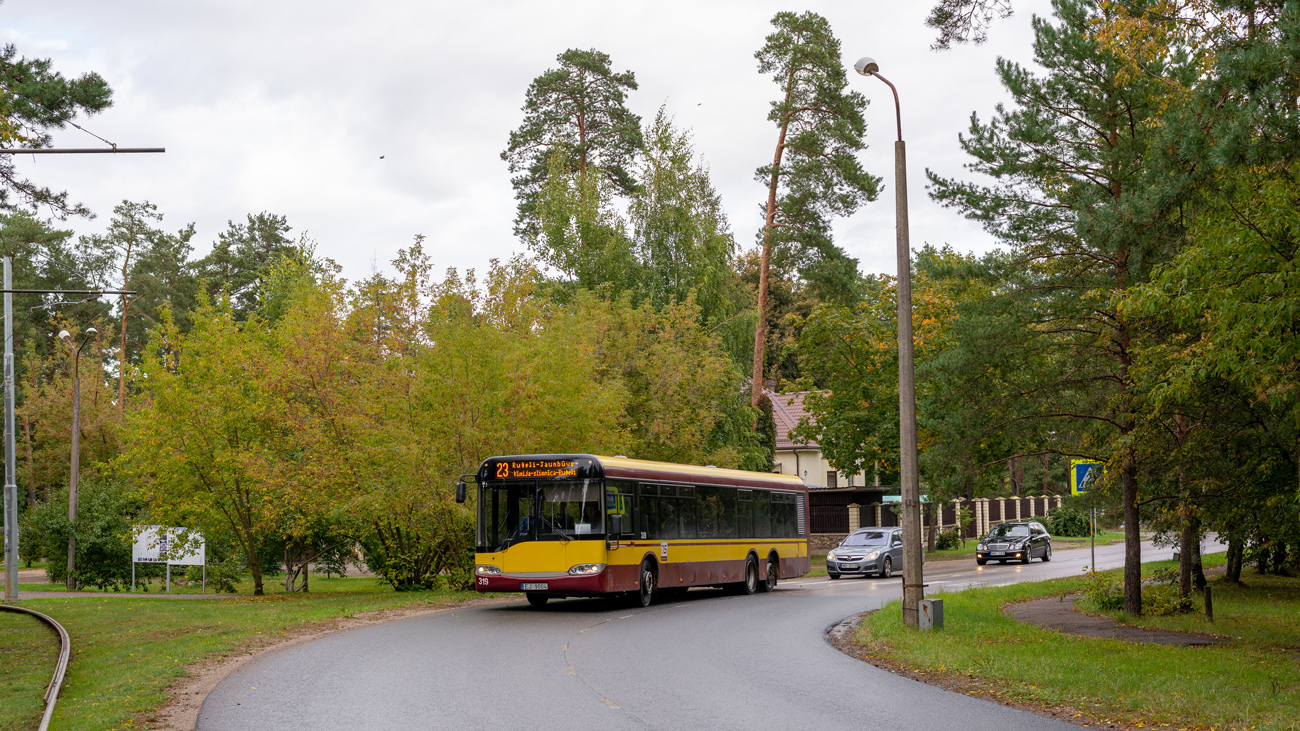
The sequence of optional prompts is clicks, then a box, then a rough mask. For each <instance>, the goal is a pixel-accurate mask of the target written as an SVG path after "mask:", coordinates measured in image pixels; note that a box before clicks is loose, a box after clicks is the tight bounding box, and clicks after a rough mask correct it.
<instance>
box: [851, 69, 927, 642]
mask: <svg viewBox="0 0 1300 731" xmlns="http://www.w3.org/2000/svg"><path fill="white" fill-rule="evenodd" d="M853 70H854V71H857V72H858V73H860V74H862V75H863V76H874V77H876V78H877V79H880V80H881V81H883V82H885V85H886V86H888V87H889V90H890V91H892V92H893V93H894V119H895V121H896V122H897V123H898V141H897V142H895V143H894V219H895V227H896V228H895V231H896V234H897V248H898V252H897V254H898V435H899V440H898V441H899V452H900V454H899V458H898V464H899V481H900V483H901V484H900V485H899V487H900V488H901V492H902V499H903V533H904V535H906V536H907V540H906V541H904V543H903V624H905V625H907V626H908V627H916V626H918V625H919V624H920V606H921V598H922V596H923V595H924V588H925V577H924V575H923V573H922V568H921V560H922V556H921V540H920V538H921V483H920V478H919V477H918V474H917V472H918V468H917V460H916V364H915V362H914V359H913V353H912V250H911V246H910V244H909V242H908V233H907V149H906V147H905V146H904V144H903V113H902V108H901V107H900V106H899V103H898V89H895V88H894V85H893V84H891V83H889V79H886V78H885V77H883V76H881V75H880V66H879V64H877V63H876V62H875V61H874V60H873V59H870V58H867V57H865V56H864V57H863V58H860V59H858V62H857V63H855V64H853Z"/></svg>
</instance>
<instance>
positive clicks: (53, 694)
mask: <svg viewBox="0 0 1300 731" xmlns="http://www.w3.org/2000/svg"><path fill="white" fill-rule="evenodd" d="M0 610H4V611H8V612H18V613H20V614H30V615H31V616H33V617H36V618H37V619H39V620H41V621H42V622H45V623H46V624H48V625H49V626H50V627H51V628H53V629H54V631H55V632H56V633H57V634H58V635H59V661H58V662H57V663H55V665H54V676H53V677H51V678H50V684H49V685H47V686H46V687H45V697H44V701H45V714H44V715H43V716H41V725H40V726H39V727H38V728H39V731H46V729H48V728H49V726H50V718H51V717H52V716H53V715H54V704H55V703H57V702H58V700H59V690H60V689H61V688H62V687H63V677H64V676H65V675H66V674H67V672H68V661H69V660H70V659H71V658H72V637H71V636H70V635H69V634H68V630H66V629H64V628H63V625H61V624H59V622H58V620H56V619H54V618H53V617H51V616H49V615H48V614H44V613H42V612H38V611H36V610H35V609H27V608H26V607H19V606H15V605H13V604H0Z"/></svg>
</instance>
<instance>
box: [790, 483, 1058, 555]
mask: <svg viewBox="0 0 1300 731" xmlns="http://www.w3.org/2000/svg"><path fill="white" fill-rule="evenodd" d="M936 507H937V508H938V509H937V510H936V509H930V510H924V511H922V513H921V515H922V521H923V525H925V526H926V528H927V529H928V528H930V527H931V526H933V527H935V528H937V529H938V530H939V531H940V532H943V531H945V530H952V529H953V528H956V527H958V526H957V516H958V515H959V514H960V511H961V510H962V509H963V508H964V509H966V510H967V511H968V518H967V520H966V523H965V525H963V526H961V531H962V535H963V536H965V537H966V538H967V539H971V538H978V537H980V536H982V535H984V534H985V533H987V532H988V531H989V528H992V527H993V526H995V525H997V524H998V523H1004V522H1006V521H1010V520H1033V519H1038V520H1044V519H1046V518H1047V516H1048V515H1049V514H1050V513H1051V512H1052V511H1053V510H1055V509H1056V508H1059V507H1061V497H1060V496H1059V495H1038V496H1033V495H1030V496H1027V497H1020V498H1015V497H1006V498H1003V497H996V498H986V497H981V498H975V499H974V500H966V499H965V498H957V499H956V500H953V501H950V502H944V503H937V504H936ZM810 517H811V522H812V531H811V532H810V534H809V536H808V547H809V549H811V550H812V551H826V550H829V549H831V548H834V547H835V546H836V545H838V544H839V542H840V541H842V540H844V537H845V536H847V535H848V534H849V533H852V532H853V531H855V530H857V529H859V528H887V527H892V526H896V525H898V524H899V520H898V516H897V515H895V514H894V511H893V510H890V508H889V506H886V505H882V504H881V503H871V504H869V505H858V504H857V503H850V504H849V505H847V506H839V505H817V506H813V508H812V515H811V516H810Z"/></svg>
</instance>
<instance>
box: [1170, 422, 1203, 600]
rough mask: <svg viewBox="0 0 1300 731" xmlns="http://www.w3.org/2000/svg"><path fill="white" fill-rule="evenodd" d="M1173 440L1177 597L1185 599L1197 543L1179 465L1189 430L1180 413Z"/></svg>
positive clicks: (1184, 461)
mask: <svg viewBox="0 0 1300 731" xmlns="http://www.w3.org/2000/svg"><path fill="white" fill-rule="evenodd" d="M1174 424H1175V429H1174V438H1175V439H1177V441H1178V453H1179V455H1180V459H1179V460H1178V464H1179V465H1180V466H1179V468H1178V490H1179V500H1178V521H1179V523H1181V524H1182V531H1181V533H1180V535H1179V540H1178V596H1180V597H1182V598H1183V599H1186V598H1187V597H1188V596H1189V595H1191V593H1192V545H1193V543H1199V541H1198V540H1197V539H1198V538H1199V536H1197V535H1196V534H1197V530H1196V526H1195V525H1193V522H1192V494H1191V488H1190V487H1189V486H1188V484H1187V470H1186V468H1184V467H1182V466H1181V465H1185V464H1187V457H1186V455H1184V454H1183V447H1185V446H1186V445H1187V435H1188V432H1189V431H1190V428H1189V427H1188V426H1187V417H1186V416H1184V415H1183V412H1182V411H1179V412H1177V413H1176V414H1174Z"/></svg>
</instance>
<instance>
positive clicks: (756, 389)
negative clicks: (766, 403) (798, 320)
mask: <svg viewBox="0 0 1300 731" xmlns="http://www.w3.org/2000/svg"><path fill="white" fill-rule="evenodd" d="M793 90H794V71H791V72H790V78H789V79H787V80H786V85H785V101H786V103H789V101H790V94H791V93H792V91H793ZM789 128H790V118H789V117H788V116H787V117H786V118H785V120H784V121H782V122H781V132H780V134H779V135H777V138H776V152H775V153H773V155H772V179H771V181H770V182H769V183H768V186H767V216H766V217H765V218H764V219H763V253H762V255H761V256H760V257H759V264H758V324H757V325H755V326H754V382H753V384H752V385H751V388H750V396H749V405H750V406H751V407H753V408H755V409H757V408H758V404H759V401H761V400H762V398H763V359H764V358H765V357H766V356H767V289H768V266H769V265H770V263H771V261H772V235H773V233H774V232H775V231H776V190H777V188H778V187H779V186H780V183H781V156H782V155H784V154H785V135H786V132H787V131H788V130H789ZM754 429H755V431H757V430H758V424H757V422H756V423H755V424H754Z"/></svg>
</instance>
